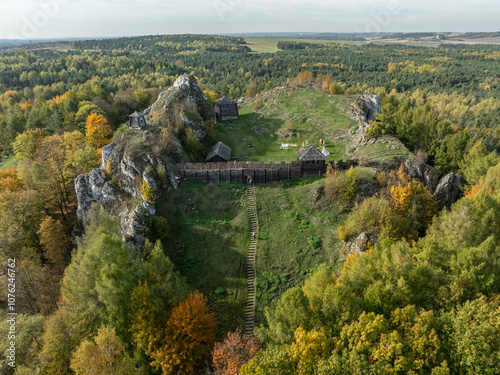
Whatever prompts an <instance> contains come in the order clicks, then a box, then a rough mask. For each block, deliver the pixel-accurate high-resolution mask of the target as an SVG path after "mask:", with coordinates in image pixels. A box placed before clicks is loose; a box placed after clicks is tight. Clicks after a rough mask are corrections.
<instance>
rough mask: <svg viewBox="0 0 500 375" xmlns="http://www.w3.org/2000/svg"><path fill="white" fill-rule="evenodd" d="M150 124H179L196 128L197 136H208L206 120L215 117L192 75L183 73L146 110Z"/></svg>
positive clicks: (201, 137)
mask: <svg viewBox="0 0 500 375" xmlns="http://www.w3.org/2000/svg"><path fill="white" fill-rule="evenodd" d="M144 114H145V115H146V121H147V122H148V124H153V125H160V126H167V124H178V123H179V122H182V124H181V125H182V126H185V127H191V128H193V129H194V131H195V134H196V137H197V138H198V139H200V140H201V139H203V138H204V137H205V136H206V130H205V124H204V121H207V120H210V119H212V118H213V116H214V115H213V109H212V106H211V105H210V103H209V102H208V100H207V96H206V95H205V94H204V93H203V91H202V90H201V89H200V86H199V85H198V81H197V80H196V78H194V77H193V76H191V75H182V76H180V77H179V78H177V80H176V81H175V82H174V84H173V85H172V87H170V88H169V89H168V90H166V91H164V92H162V93H161V94H160V95H159V97H158V100H157V101H156V102H155V103H154V104H153V105H152V106H151V107H150V108H148V109H146V110H145V111H144Z"/></svg>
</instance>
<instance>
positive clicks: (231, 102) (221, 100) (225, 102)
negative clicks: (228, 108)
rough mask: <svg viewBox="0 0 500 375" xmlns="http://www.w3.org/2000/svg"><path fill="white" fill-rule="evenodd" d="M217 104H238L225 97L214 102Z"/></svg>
mask: <svg viewBox="0 0 500 375" xmlns="http://www.w3.org/2000/svg"><path fill="white" fill-rule="evenodd" d="M214 103H215V104H238V103H236V101H234V100H233V99H230V98H228V97H227V96H223V97H222V98H220V99H217V100H215V101H214Z"/></svg>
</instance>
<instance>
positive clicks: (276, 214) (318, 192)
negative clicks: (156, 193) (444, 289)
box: [157, 88, 396, 333]
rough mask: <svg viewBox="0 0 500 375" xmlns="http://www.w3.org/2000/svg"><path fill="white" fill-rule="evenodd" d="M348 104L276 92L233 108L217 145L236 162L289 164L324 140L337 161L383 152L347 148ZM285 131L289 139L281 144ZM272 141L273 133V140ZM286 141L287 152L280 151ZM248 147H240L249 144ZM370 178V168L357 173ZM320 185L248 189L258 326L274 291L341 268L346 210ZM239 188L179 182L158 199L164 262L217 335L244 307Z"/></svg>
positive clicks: (243, 203)
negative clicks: (324, 268) (196, 299)
mask: <svg viewBox="0 0 500 375" xmlns="http://www.w3.org/2000/svg"><path fill="white" fill-rule="evenodd" d="M352 104H353V98H350V97H344V96H333V95H328V94H325V93H322V92H320V91H317V90H313V89H292V88H277V89H274V90H271V91H267V92H264V93H261V94H259V95H258V97H257V98H256V99H253V100H251V101H247V102H246V103H244V104H243V105H242V106H241V107H240V119H239V120H235V121H227V122H223V123H219V125H218V126H217V129H216V130H217V131H216V140H217V141H218V140H221V141H223V142H224V143H226V144H228V145H229V146H230V147H231V148H232V156H233V157H237V158H238V159H239V160H255V161H291V160H296V158H297V156H296V155H295V152H296V151H298V150H300V149H301V146H302V142H303V141H305V140H306V139H308V140H309V143H310V144H319V139H320V138H323V139H325V140H326V147H327V149H328V150H329V151H330V152H331V155H330V156H329V160H339V159H341V158H344V159H346V158H347V157H349V156H348V155H347V152H348V151H349V150H350V151H354V152H356V154H359V155H363V154H367V153H373V152H377V151H381V150H382V151H387V150H390V148H391V147H393V146H394V145H396V143H395V142H394V141H385V142H387V143H381V142H379V141H377V142H375V143H373V144H371V145H363V146H361V147H358V148H355V149H354V150H351V149H352V147H353V145H352V142H353V138H356V132H359V125H358V123H357V122H356V121H355V120H353V119H352V118H351V115H352ZM285 133H289V134H293V135H292V136H291V137H288V138H285V137H283V135H285ZM280 134H281V135H280ZM281 143H288V144H290V145H292V144H296V146H290V147H289V149H288V150H280V146H281ZM250 144H251V145H253V147H248V146H249V145H250ZM358 174H359V175H360V177H361V178H362V179H365V180H371V178H372V177H371V176H372V171H371V169H370V168H363V167H360V168H359V171H358ZM322 187H323V179H322V178H319V179H304V180H300V181H291V182H289V181H286V182H282V183H276V184H267V185H261V186H257V188H256V199H257V210H258V219H259V223H260V235H259V244H258V250H257V264H256V265H257V306H256V311H257V316H256V318H257V323H262V322H263V320H264V315H263V311H264V308H265V307H266V306H270V305H273V304H275V303H276V302H277V300H278V298H279V297H280V296H281V294H282V293H283V292H285V291H286V290H288V289H289V288H291V287H294V286H298V285H301V284H302V283H303V282H304V280H305V278H306V277H307V276H308V275H310V274H311V273H312V272H314V271H315V270H316V268H317V267H318V266H319V265H320V264H321V263H325V262H327V263H329V264H334V265H336V266H337V267H340V266H341V264H342V262H343V260H344V258H345V254H343V253H342V248H341V241H340V240H339V239H337V231H336V229H337V227H338V226H339V225H341V224H343V223H344V221H345V219H346V217H347V214H348V212H349V209H348V207H346V206H343V205H342V204H339V203H338V202H331V201H329V200H328V199H327V198H325V196H324V195H323V194H322ZM246 188H247V187H246V186H245V185H228V184H205V183H202V182H197V181H185V182H183V183H182V185H181V187H180V189H179V190H177V191H176V192H174V193H173V194H171V195H170V196H169V201H165V200H160V201H159V202H157V203H158V205H157V206H158V210H159V214H160V215H162V216H165V217H166V218H167V219H168V222H169V223H170V226H171V228H170V230H171V233H176V239H177V243H176V244H172V245H171V247H170V248H169V249H168V250H167V252H168V256H169V257H170V258H171V259H172V260H173V261H174V263H175V264H176V266H177V267H178V268H179V269H180V270H181V272H182V273H183V274H184V275H185V276H186V277H187V279H188V282H189V283H190V284H191V286H192V287H193V288H195V289H198V290H200V291H201V292H203V293H204V294H205V295H207V296H209V300H210V303H211V306H212V308H213V310H214V311H216V314H217V319H218V320H219V321H220V323H221V324H220V326H219V329H220V331H221V332H222V333H224V332H227V331H228V330H234V329H235V328H236V327H238V326H242V325H243V322H244V321H243V318H244V308H245V301H246V294H247V290H246V279H247V277H246V272H245V269H246V254H247V249H248V244H249V241H250V222H249V218H248V213H247V192H246Z"/></svg>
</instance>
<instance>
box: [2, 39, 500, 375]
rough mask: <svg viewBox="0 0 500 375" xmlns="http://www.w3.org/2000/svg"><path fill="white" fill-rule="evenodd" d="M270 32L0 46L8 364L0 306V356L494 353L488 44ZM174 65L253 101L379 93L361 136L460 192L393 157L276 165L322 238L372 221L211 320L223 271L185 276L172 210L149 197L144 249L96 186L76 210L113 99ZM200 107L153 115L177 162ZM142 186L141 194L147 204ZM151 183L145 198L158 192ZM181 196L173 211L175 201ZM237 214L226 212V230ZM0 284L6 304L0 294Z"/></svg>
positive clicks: (165, 82)
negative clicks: (265, 46)
mask: <svg viewBox="0 0 500 375" xmlns="http://www.w3.org/2000/svg"><path fill="white" fill-rule="evenodd" d="M278 48H279V51H278V52H277V53H274V54H271V53H265V54H263V53H255V52H253V51H252V50H251V49H250V48H249V47H248V46H247V45H246V42H245V39H244V38H241V37H226V36H207V35H165V36H162V35H159V36H145V37H131V38H117V39H103V40H89V41H76V42H73V44H72V48H71V49H69V50H66V51H49V50H38V51H20V52H12V53H4V54H0V157H1V159H0V168H1V169H0V259H1V263H2V267H3V269H4V275H3V276H2V279H1V283H0V285H1V287H2V288H4V290H2V293H4V292H5V291H7V285H8V284H9V283H11V284H12V282H11V281H9V280H8V279H7V276H6V275H7V272H6V270H7V268H8V264H9V263H10V262H9V261H8V260H15V263H16V279H15V284H16V285H17V293H16V296H17V302H16V304H17V305H16V308H17V310H16V312H18V313H19V314H18V315H17V317H16V324H17V325H16V336H17V337H16V353H17V357H16V360H15V361H16V362H15V364H14V365H15V366H12V361H11V360H10V359H9V350H10V349H9V348H10V346H11V343H10V341H11V340H9V339H8V336H9V329H10V326H9V322H8V321H7V319H2V321H1V322H0V373H2V374H6V375H11V374H17V375H21V374H44V375H49V374H50V375H52V374H53V375H56V374H57V375H59V374H61V375H62V374H77V375H80V374H201V373H207V371H208V372H209V373H213V374H228V375H229V374H243V375H246V374H259V375H260V374H272V373H276V374H303V375H309V374H324V375H327V374H332V375H333V374H434V375H437V374H443V375H445V374H499V373H500V247H499V246H500V164H499V161H500V157H499V155H498V153H499V152H500V144H499V140H500V64H499V60H500V51H499V50H498V47H497V46H488V45H481V46H457V45H446V44H444V45H442V46H441V47H440V48H435V49H431V48H423V47H411V46H390V45H374V44H355V45H349V44H338V43H335V41H332V40H329V41H328V43H327V44H323V43H322V44H315V43H311V42H295V41H287V40H286V39H283V41H281V42H279V44H278ZM182 74H191V75H193V76H195V77H196V79H197V80H198V82H199V83H200V87H201V89H202V90H203V92H204V93H205V94H206V96H207V98H208V100H209V102H211V103H213V101H214V100H216V99H217V98H219V97H222V96H229V97H231V98H233V99H239V98H246V100H247V101H248V103H250V104H252V103H253V104H252V105H253V107H252V108H253V110H254V112H255V113H262V112H259V111H262V108H263V107H264V108H266V107H265V106H266V105H267V104H266V103H265V102H264V99H262V98H263V97H262V96H259V95H260V94H261V93H262V92H265V91H268V90H271V89H274V88H278V87H284V85H285V83H286V84H287V85H286V86H287V87H290V88H291V89H294V90H295V89H296V90H302V89H305V88H307V89H313V90H316V91H318V92H321V93H322V95H325V96H326V97H329V96H342V97H345V98H349V99H352V100H353V101H354V100H355V99H356V97H358V96H359V95H360V94H362V93H364V92H369V93H370V94H376V95H378V97H379V99H380V104H381V114H379V115H377V117H376V120H375V121H371V122H370V124H369V127H368V129H367V130H366V137H367V138H368V139H373V140H376V139H379V138H381V137H385V136H390V137H393V138H395V139H397V140H399V141H400V142H402V143H403V144H404V146H405V147H406V148H407V149H408V150H409V151H410V152H411V153H412V156H411V157H410V158H409V160H410V162H411V163H413V164H415V165H420V166H423V165H426V168H427V167H428V168H432V169H433V170H435V171H436V174H437V175H439V176H440V177H443V176H446V175H448V174H450V173H454V174H460V176H461V178H462V181H463V184H462V186H461V187H460V191H459V199H458V201H457V202H455V203H454V204H452V205H451V206H448V207H443V205H441V204H440V202H438V201H437V200H436V199H435V197H434V196H433V193H432V191H431V189H430V187H429V186H428V185H426V183H425V182H423V181H422V179H419V178H418V177H415V176H412V175H410V172H409V170H408V168H405V167H404V165H400V164H398V161H399V160H392V159H391V160H389V161H388V163H386V164H383V166H382V167H377V168H374V167H373V165H370V163H369V162H368V161H366V160H360V164H361V165H360V168H356V169H354V168H351V169H350V170H347V171H336V170H333V169H329V170H328V172H327V174H326V175H325V176H323V177H321V178H320V179H315V180H312V181H302V182H301V181H295V182H291V183H290V184H289V185H280V186H279V187H277V188H279V189H281V190H280V191H281V192H282V193H283V196H286V197H291V196H292V195H293V194H295V192H296V191H297V190H293V189H295V188H296V187H297V186H299V187H300V186H302V185H303V186H306V185H307V186H310V189H311V191H314V194H315V197H316V198H315V199H316V201H317V202H320V203H321V205H319V204H318V206H322V207H325V208H324V210H325V215H326V214H328V215H331V216H337V217H338V218H339V219H338V222H335V225H334V226H331V227H328V228H327V230H328V231H330V232H331V233H332V236H331V237H334V238H336V239H337V240H338V242H339V243H349V242H350V241H353V240H356V238H358V236H360V235H361V234H363V233H368V234H370V236H372V237H371V238H375V239H376V241H372V242H373V243H371V242H368V244H367V249H366V251H364V252H363V253H362V254H359V253H356V252H355V253H350V252H348V251H347V252H346V251H344V253H341V254H340V253H339V257H338V259H337V260H336V261H335V262H330V263H328V262H325V263H323V264H321V265H318V266H315V267H314V268H311V269H308V270H307V272H305V271H304V272H303V273H301V275H302V276H301V278H300V279H297V280H299V282H297V283H296V285H294V286H293V287H290V288H287V289H286V290H281V289H280V291H279V292H276V291H273V294H272V296H271V297H269V301H268V302H269V304H268V306H265V308H264V309H263V311H264V312H263V315H262V321H261V322H260V323H261V324H260V325H259V326H258V327H256V328H255V331H254V333H253V334H252V335H246V334H243V333H242V330H241V328H242V327H241V326H239V327H238V324H233V323H231V324H229V325H228V326H226V325H221V324H220V321H222V320H223V319H225V318H224V313H223V312H221V311H220V310H221V309H220V308H218V309H215V310H214V308H213V306H214V303H213V300H214V298H215V299H216V298H219V297H220V296H219V294H220V295H223V294H224V293H225V291H224V290H219V291H217V290H216V292H215V293H214V296H212V295H205V294H203V293H201V292H199V291H198V290H196V288H194V287H193V281H192V280H191V279H190V278H189V277H188V276H191V273H189V272H186V266H185V265H186V264H187V263H188V261H189V259H183V260H182V261H179V259H178V258H181V256H178V253H182V249H179V247H181V246H180V245H179V241H180V237H181V235H180V234H178V233H176V230H180V229H179V228H184V227H186V225H184V224H185V223H182V225H181V224H179V223H175V222H174V221H173V220H174V218H170V216H168V215H166V217H169V220H172V221H171V222H169V221H168V220H167V219H166V218H165V217H161V216H157V217H156V216H155V218H154V219H153V221H152V222H151V226H152V228H153V230H152V233H153V235H152V236H151V238H148V240H147V241H146V244H145V245H144V248H142V249H138V248H136V247H134V246H132V245H131V244H129V243H127V242H125V241H123V239H122V234H121V232H120V220H119V219H118V218H116V217H113V216H112V215H109V214H108V213H106V212H105V211H104V210H102V209H100V208H99V207H97V206H94V207H93V208H92V209H91V210H90V211H89V213H88V214H87V216H86V217H85V219H84V221H83V223H79V225H77V201H76V195H75V186H74V180H75V178H76V177H77V176H79V175H82V174H86V173H89V172H90V171H92V170H93V169H94V168H98V167H99V166H100V165H101V157H102V149H103V147H104V146H106V145H108V144H109V143H110V142H111V141H112V140H113V142H119V140H120V139H122V140H123V139H124V138H125V137H129V136H130V132H128V131H127V130H126V127H125V126H124V124H125V122H126V121H127V120H128V116H129V115H130V114H132V113H133V112H134V111H143V110H145V109H146V108H148V107H150V106H151V104H152V103H154V102H155V101H156V99H157V98H158V95H159V94H160V93H161V92H163V91H165V90H166V89H167V88H169V87H171V86H172V85H173V83H174V82H175V80H176V79H177V77H178V76H179V75H182ZM180 111H181V110H180V109H179V110H178V112H175V113H174V114H173V115H172V116H174V115H175V116H177V117H178V116H179V113H181V112H180ZM266 121H267V120H266ZM304 121H305V120H304ZM206 125H207V127H209V129H210V132H209V133H210V134H209V137H208V140H207V141H206V142H205V143H200V142H198V140H197V139H196V137H195V136H194V132H192V131H190V130H192V129H190V130H182V129H179V126H178V124H176V123H175V121H171V122H169V123H168V125H167V126H166V128H165V129H162V130H161V131H160V130H158V132H157V133H154V137H153V138H155V139H154V146H155V150H157V151H158V153H161V154H162V155H163V157H165V158H166V159H168V160H173V161H175V162H179V161H181V160H177V159H176V158H177V157H176V156H175V155H176V149H177V148H178V146H179V147H181V148H182V149H183V150H184V151H185V152H186V155H187V156H186V158H187V159H189V160H190V161H203V160H204V158H203V157H204V154H205V153H206V151H207V150H208V149H209V147H210V145H211V142H213V141H214V140H215V138H216V136H217V129H216V128H215V129H214V128H213V123H211V122H210V121H207V122H206ZM286 126H287V128H290V129H292V128H293V127H298V126H300V125H297V124H291V123H287V124H286ZM290 129H289V130H290ZM293 130H294V131H295V130H297V129H293ZM135 142H136V143H137V145H138V146H137V147H139V145H141V146H142V145H143V144H144V142H143V140H140V139H137V140H136V141H135ZM141 142H142V143H141ZM152 142H153V141H152ZM182 161H184V160H182ZM403 164H404V163H403ZM104 169H106V168H104ZM367 170H370V171H371V170H373V171H375V170H376V173H375V174H374V175H373V178H372V177H370V178H369V181H370V184H372V185H373V186H374V187H375V190H376V193H374V194H372V195H371V196H369V197H365V196H363V198H359V197H360V196H361V195H362V194H361V192H362V189H363V184H364V183H365V182H366V180H367V179H368V178H367V177H366V176H365V175H364V173H365V174H366V173H367V172H366V171H367ZM106 173H109V174H111V171H106ZM370 176H371V175H370ZM196 188H198V189H201V188H199V187H196V186H194V187H193V186H192V185H187V187H186V189H187V190H186V191H185V192H184V193H182V194H194V193H193V191H194V190H195V189H196ZM148 189H149V188H148V186H147V184H145V185H143V186H142V194H143V196H144V199H145V200H146V201H148V202H150V203H151V204H154V203H155V202H153V198H152V192H151V191H149V190H148ZM189 189H192V190H189ZM221 189H222V188H221ZM223 189H226V190H223V191H222V192H221V193H220V194H221V196H223V195H227V196H230V197H231V199H240V198H241V197H242V196H245V194H246V190H245V189H246V187H245V186H229V187H224V188H223ZM266 189H267V188H266ZM269 189H272V188H269ZM304 189H309V187H306V188H304ZM275 191H277V190H275ZM304 191H305V190H304ZM307 191H309V190H307ZM166 194H167V195H166V196H163V197H162V198H160V200H161V202H163V201H164V200H165V201H168V200H169V199H170V200H172V199H173V198H172V197H170V196H168V194H169V193H166ZM259 194H261V195H260V196H259ZM266 194H270V195H271V196H272V194H273V193H272V192H271V193H269V192H266V191H263V190H262V191H260V192H259V190H257V199H264V198H265V195H266ZM308 194H309V193H308ZM311 194H312V193H311ZM193 199H194V198H193ZM188 201H189V200H186V202H188ZM316 201H315V202H316ZM161 202H156V203H157V204H158V206H159V205H160V203H161ZM238 202H239V201H238ZM169 204H170V203H169ZM182 204H184V203H182ZM231 204H232V203H231ZM187 205H188V204H187V203H186V206H187ZM193 205H194V203H193ZM227 205H228V206H229V205H230V203H227ZM315 207H316V206H315ZM232 209H234V210H238V209H239V208H232ZM232 209H231V210H232ZM179 210H181V211H182V210H183V211H187V209H185V208H183V209H181V208H180V203H179ZM227 210H228V212H232V211H231V210H230V209H229V208H227ZM279 210H281V211H283V215H289V214H290V215H292V213H291V210H290V213H289V212H288V207H285V208H283V207H282V208H279ZM235 215H236V214H235ZM172 216H173V215H172ZM196 220H198V218H197V219H196ZM217 220H219V219H217ZM228 220H229V219H228V218H227V217H225V218H221V219H220V220H219V221H220V222H222V223H223V224H224V222H227V221H228ZM293 220H296V221H297V222H298V223H299V224H300V225H299V226H298V229H297V230H298V231H300V233H302V234H301V236H302V237H304V235H305V238H308V241H309V243H310V246H311V248H312V250H311V251H312V254H311V255H309V256H311V257H314V256H315V255H316V253H315V252H317V251H320V249H321V248H322V247H325V246H327V244H324V243H322V242H321V240H320V239H319V238H316V237H314V236H312V235H310V234H308V230H309V229H308V228H309V227H310V225H311V224H310V223H309V222H308V221H307V220H305V219H304V218H301V217H298V216H297V212H295V216H294V218H293ZM219 221H217V225H219V224H220V222H219ZM241 227H244V224H241ZM239 228H240V227H239V226H236V225H235V226H233V228H229V229H228V230H231V231H233V232H234V233H236V234H234V237H235V238H236V237H238V236H240V233H239V232H238V231H239ZM217 231H219V229H217ZM303 234H304V235H303ZM184 235H186V234H184ZM238 238H239V237H238ZM328 238H330V237H328ZM242 241H243V240H242ZM335 249H337V248H335ZM174 250H175V251H176V253H175V254H176V255H175V256H170V254H173V251H174ZM290 251H292V250H290ZM299 253H300V252H299ZM182 262H184V263H182ZM301 271H303V270H301ZM270 275H271V274H270V273H266V274H261V275H258V277H257V285H258V287H259V286H260V287H261V288H265V287H266V286H267V287H270V286H272V285H274V284H273V283H274V281H273V280H272V279H273V278H276V276H272V275H271V276H270ZM259 277H260V279H259ZM266 277H267V279H266ZM278 279H279V277H278ZM275 289H276V288H275ZM264 292H265V291H264ZM5 293H6V292H5ZM266 298H267V297H266ZM0 303H1V305H2V310H3V311H5V313H7V308H8V306H9V305H8V298H7V296H3V295H2V298H1V299H0ZM219 307H220V306H219ZM228 308H229V307H228ZM4 315H5V314H3V316H4Z"/></svg>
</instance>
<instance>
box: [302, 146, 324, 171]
mask: <svg viewBox="0 0 500 375" xmlns="http://www.w3.org/2000/svg"><path fill="white" fill-rule="evenodd" d="M297 160H298V161H299V162H300V164H301V168H302V176H303V177H312V176H320V175H322V174H323V173H325V172H326V156H325V155H323V154H322V153H321V151H319V150H318V149H316V148H314V147H308V148H305V149H303V150H300V151H298V152H297Z"/></svg>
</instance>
